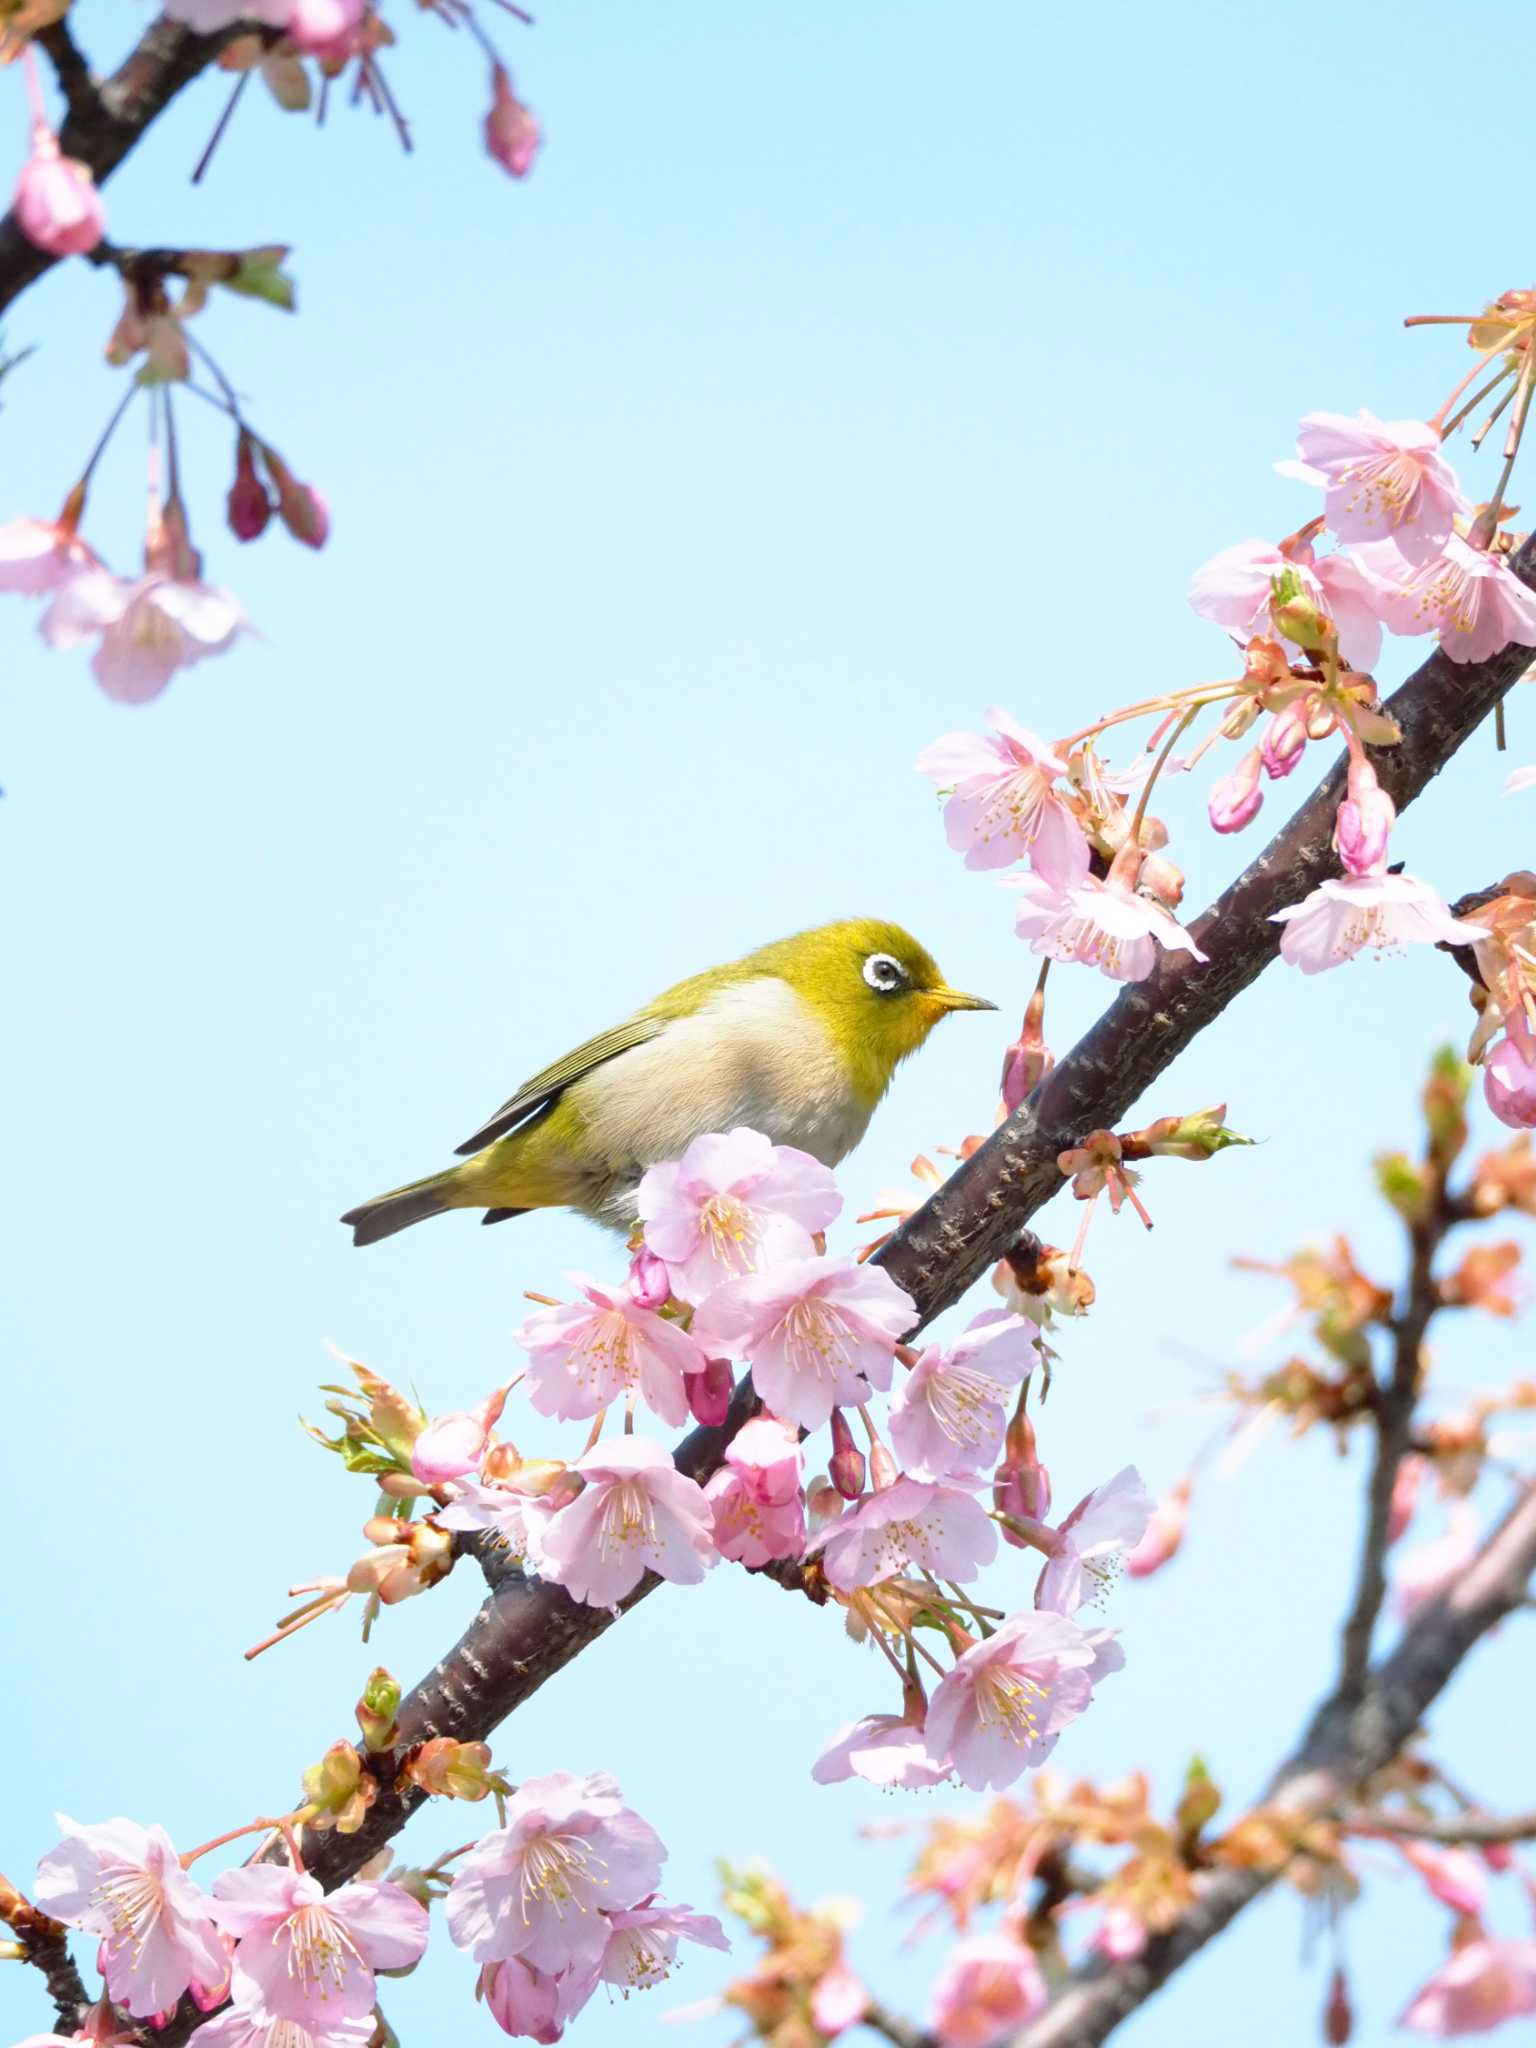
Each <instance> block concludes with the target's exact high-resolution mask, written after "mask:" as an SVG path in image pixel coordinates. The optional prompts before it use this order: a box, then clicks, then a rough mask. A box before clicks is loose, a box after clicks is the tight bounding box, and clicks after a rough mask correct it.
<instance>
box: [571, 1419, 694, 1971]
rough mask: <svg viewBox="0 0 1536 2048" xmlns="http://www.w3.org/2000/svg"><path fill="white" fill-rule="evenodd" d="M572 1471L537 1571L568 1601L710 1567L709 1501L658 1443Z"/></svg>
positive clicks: (679, 1580) (599, 1603) (609, 1601)
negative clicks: (654, 1576)
mask: <svg viewBox="0 0 1536 2048" xmlns="http://www.w3.org/2000/svg"><path fill="white" fill-rule="evenodd" d="M571 1470H572V1471H573V1472H577V1473H579V1474H580V1475H581V1477H582V1478H583V1479H585V1480H586V1482H587V1485H586V1490H585V1492H583V1493H582V1494H581V1496H580V1498H579V1499H577V1500H574V1501H572V1502H571V1504H570V1506H569V1507H563V1508H561V1509H559V1511H558V1512H557V1513H556V1514H555V1515H553V1516H552V1517H551V1519H550V1521H549V1523H548V1524H547V1526H546V1527H545V1529H544V1532H543V1536H542V1538H541V1541H540V1559H541V1562H540V1567H539V1568H540V1570H541V1572H542V1573H543V1575H544V1577H545V1578H548V1579H553V1580H554V1581H555V1583H556V1585H560V1586H564V1588H565V1590H566V1591H567V1592H568V1593H569V1594H570V1595H571V1597H572V1598H573V1599H575V1600H583V1601H585V1602H586V1604H587V1605H588V1606H589V1607H613V1606H615V1605H617V1603H618V1602H619V1601H620V1600H622V1599H623V1598H624V1596H625V1594H626V1593H632V1592H633V1591H634V1589H635V1587H636V1586H638V1585H639V1583H640V1581H641V1579H642V1578H644V1576H645V1574H646V1573H647V1572H648V1571H652V1572H656V1573H658V1574H659V1575H660V1576H661V1577H662V1578H664V1579H670V1580H672V1582H673V1583H674V1584H675V1585H680V1586H691V1585H695V1584H697V1582H698V1581H699V1580H700V1579H702V1578H703V1576H704V1574H705V1572H706V1571H708V1570H709V1568H710V1566H711V1565H713V1564H714V1562H715V1558H716V1551H715V1546H714V1539H713V1520H712V1517H711V1515H710V1508H709V1502H708V1501H707V1500H706V1499H705V1497H704V1492H703V1489H702V1488H701V1487H699V1486H696V1485H695V1484H694V1482H693V1481H692V1480H691V1479H688V1478H685V1477H684V1475H683V1474H682V1473H681V1472H679V1471H678V1470H677V1468H676V1467H675V1466H674V1465H673V1463H672V1460H671V1459H670V1458H669V1457H668V1456H667V1454H666V1452H665V1451H664V1450H663V1449H662V1447H661V1445H660V1444H654V1443H650V1442H648V1441H647V1440H646V1439H645V1438H643V1437H635V1436H630V1437H621V1438H619V1439H618V1440H617V1441H615V1442H613V1443H599V1444H594V1445H593V1447H592V1449H591V1450H590V1451H587V1452H585V1453H584V1454H583V1455H582V1456H581V1457H579V1458H578V1459H577V1460H576V1462H575V1464H574V1465H573V1466H572V1467H571ZM536 1960H537V1959H536Z"/></svg>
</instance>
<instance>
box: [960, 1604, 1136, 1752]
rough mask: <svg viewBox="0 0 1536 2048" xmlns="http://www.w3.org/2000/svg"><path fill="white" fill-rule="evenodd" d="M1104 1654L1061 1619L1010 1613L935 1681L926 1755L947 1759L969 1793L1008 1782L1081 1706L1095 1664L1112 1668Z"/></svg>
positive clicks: (1088, 1696) (1089, 1694) (1046, 1748)
mask: <svg viewBox="0 0 1536 2048" xmlns="http://www.w3.org/2000/svg"><path fill="white" fill-rule="evenodd" d="M1114 1651H1115V1645H1113V1644H1110V1645H1108V1653H1114ZM1108 1653H1105V1652H1101V1650H1100V1648H1099V1646H1098V1644H1097V1643H1096V1642H1095V1641H1093V1640H1092V1639H1090V1638H1089V1637H1088V1636H1086V1635H1085V1634H1084V1633H1083V1631H1082V1630H1081V1629H1080V1628H1079V1627H1078V1625H1077V1623H1076V1622H1075V1621H1072V1620H1070V1619H1069V1618H1068V1616H1066V1615H1065V1614H1053V1613H1033V1614H1014V1615H1010V1616H1009V1618H1008V1619H1007V1620H1006V1621H1004V1622H1002V1623H1000V1624H999V1625H998V1627H997V1628H996V1629H995V1630H994V1631H993V1633H992V1634H991V1635H990V1636H988V1637H987V1638H986V1639H985V1641H983V1642H980V1643H977V1644H975V1645H973V1647H972V1648H971V1649H969V1650H967V1651H966V1652H965V1654H964V1655H963V1656H962V1657H961V1658H960V1659H959V1660H958V1662H957V1663H956V1664H955V1667H954V1669H953V1670H952V1671H949V1672H947V1673H946V1674H945V1676H944V1678H943V1679H942V1680H941V1681H940V1684H939V1687H938V1690H937V1691H936V1692H935V1693H934V1695H933V1698H932V1699H931V1700H930V1701H929V1703H928V1727H927V1739H928V1754H929V1755H930V1756H931V1757H933V1758H934V1760H935V1761H938V1760H940V1759H943V1758H948V1759H949V1760H950V1761H951V1762H952V1764H953V1767H954V1772H955V1775H956V1777H958V1778H959V1780H960V1782H961V1783H962V1784H963V1785H967V1786H969V1787H970V1789H971V1790H972V1791H973V1792H985V1791H988V1790H1000V1789H1001V1788H1002V1787H1003V1786H1005V1785H1011V1784H1012V1783H1013V1781H1014V1779H1015V1778H1017V1777H1018V1775H1019V1773H1020V1772H1021V1771H1023V1770H1027V1769H1028V1768H1030V1767H1031V1766H1033V1765H1035V1764H1042V1763H1044V1762H1045V1759H1046V1758H1047V1757H1048V1756H1049V1755H1050V1753H1051V1751H1052V1750H1053V1749H1054V1748H1055V1747H1056V1740H1057V1737H1058V1736H1059V1735H1060V1733H1061V1731H1062V1729H1063V1728H1065V1727H1066V1726H1067V1725H1068V1723H1069V1722H1072V1721H1075V1720H1076V1719H1077V1717H1078V1715H1079V1714H1081V1713H1082V1712H1083V1711H1084V1709H1085V1708H1086V1707H1087V1706H1088V1704H1089V1702H1090V1701H1091V1700H1092V1698H1093V1686H1094V1677H1095V1667H1096V1666H1098V1667H1099V1668H1100V1669H1101V1670H1103V1671H1109V1670H1112V1669H1113V1668H1115V1667H1114V1655H1113V1654H1108Z"/></svg>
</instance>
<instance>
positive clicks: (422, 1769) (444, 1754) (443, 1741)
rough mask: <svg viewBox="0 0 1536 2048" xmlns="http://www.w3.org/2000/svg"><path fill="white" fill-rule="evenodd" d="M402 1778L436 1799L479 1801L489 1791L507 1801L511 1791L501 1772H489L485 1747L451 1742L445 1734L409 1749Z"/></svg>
mask: <svg viewBox="0 0 1536 2048" xmlns="http://www.w3.org/2000/svg"><path fill="white" fill-rule="evenodd" d="M404 1775H405V1776H406V1777H407V1778H409V1779H410V1780H411V1781H412V1782H413V1783H414V1784H417V1785H419V1786H420V1787H421V1789H422V1791H423V1792H427V1793H430V1794H432V1795H433V1796H434V1797H435V1798H438V1799H469V1800H479V1799H484V1798H485V1797H486V1795H487V1793H490V1792H499V1793H501V1795H502V1796H503V1798H508V1797H510V1796H511V1792H512V1787H511V1786H510V1785H509V1784H508V1783H507V1781H506V1779H505V1778H504V1777H503V1776H502V1774H501V1772H500V1771H493V1770H492V1769H491V1752H490V1748H489V1745H488V1744H486V1743H484V1742H455V1741H454V1740H453V1738H452V1737H451V1736H448V1735H435V1736H433V1738H432V1740H431V1741H430V1742H423V1743H422V1744H421V1745H420V1746H419V1747H418V1748H416V1749H414V1750H412V1752H411V1754H410V1756H409V1757H408V1758H407V1759H406V1763H405V1767H404Z"/></svg>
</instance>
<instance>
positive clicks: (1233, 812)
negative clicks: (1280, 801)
mask: <svg viewBox="0 0 1536 2048" xmlns="http://www.w3.org/2000/svg"><path fill="white" fill-rule="evenodd" d="M1263 769H1264V755H1263V752H1262V751H1261V749H1260V748H1258V747H1250V748H1249V750H1248V752H1247V753H1246V754H1244V756H1243V758H1242V760H1241V761H1239V762H1238V764H1237V766H1236V767H1235V768H1234V769H1233V770H1232V772H1231V774H1230V775H1223V776H1222V777H1221V779H1220V781H1219V782H1216V783H1213V784H1212V786H1211V793H1210V796H1209V797H1208V798H1207V799H1206V808H1207V810H1208V811H1209V812H1210V818H1211V824H1212V826H1213V827H1214V828H1215V830H1216V831H1218V832H1241V831H1242V829H1243V827H1244V826H1245V825H1247V824H1249V823H1250V822H1251V821H1252V820H1253V819H1254V818H1256V817H1257V816H1258V812H1259V806H1260V805H1261V804H1262V803H1263V801H1264V791H1263V788H1262V786H1261V780H1260V778H1261V776H1262V774H1263Z"/></svg>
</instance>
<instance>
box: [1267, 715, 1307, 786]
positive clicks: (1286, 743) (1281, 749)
mask: <svg viewBox="0 0 1536 2048" xmlns="http://www.w3.org/2000/svg"><path fill="white" fill-rule="evenodd" d="M1304 704H1305V700H1303V701H1302V702H1301V703H1296V704H1287V705H1286V707H1285V709H1284V710H1283V711H1277V712H1276V713H1275V715H1274V717H1273V718H1272V719H1271V720H1270V721H1269V729H1268V731H1267V732H1266V733H1265V735H1264V744H1263V746H1262V747H1261V748H1260V750H1259V751H1260V753H1261V754H1262V756H1263V759H1264V773H1265V774H1266V775H1267V776H1269V778H1270V780H1271V781H1273V782H1278V781H1279V780H1280V778H1281V777H1282V776H1283V775H1289V774H1290V772H1291V770H1292V769H1293V768H1294V767H1295V766H1296V763H1297V762H1298V761H1299V760H1300V759H1301V757H1302V755H1303V754H1304V753H1305V752H1306V748H1307V737H1308V735H1307V718H1306V711H1305V708H1304Z"/></svg>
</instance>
